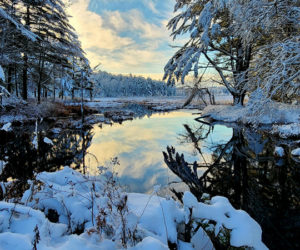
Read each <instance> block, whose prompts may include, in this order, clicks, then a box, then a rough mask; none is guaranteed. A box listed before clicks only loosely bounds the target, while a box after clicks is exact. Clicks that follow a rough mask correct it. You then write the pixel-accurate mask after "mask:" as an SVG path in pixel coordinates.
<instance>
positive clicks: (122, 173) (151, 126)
mask: <svg viewBox="0 0 300 250" xmlns="http://www.w3.org/2000/svg"><path fill="white" fill-rule="evenodd" d="M195 112H197V111H196V110H189V111H186V110H185V111H174V112H170V113H163V114H162V113H160V114H154V115H152V116H151V117H144V118H142V119H136V120H134V121H126V122H124V123H123V124H114V125H113V126H110V125H105V126H103V127H102V128H100V127H99V126H97V125H96V126H94V129H93V134H94V136H93V139H92V141H91V146H90V147H89V148H88V152H89V153H90V154H92V155H93V156H91V155H89V154H88V155H87V156H86V158H87V160H86V164H87V167H88V172H89V173H91V174H95V173H97V166H98V165H99V164H100V165H101V166H108V165H110V164H109V162H110V161H111V159H112V158H114V157H118V160H119V163H120V165H119V166H116V167H115V168H114V170H115V171H116V172H118V175H119V177H120V182H121V183H122V184H123V185H127V186H128V189H129V191H131V192H143V193H147V192H151V191H152V189H153V186H155V185H162V186H166V185H168V183H169V182H172V181H176V180H179V179H178V178H176V176H175V175H174V174H173V173H172V172H171V171H170V170H169V169H168V167H167V166H166V164H165V163H164V159H163V155H162V151H166V147H167V146H168V145H173V146H175V147H176V149H178V150H179V151H180V152H181V153H184V154H185V155H186V158H187V159H188V160H189V161H197V160H199V159H200V158H199V155H198V154H197V152H196V151H195V149H194V146H193V145H192V144H190V143H186V141H185V140H184V134H185V133H186V131H185V128H184V126H183V125H184V124H189V126H192V127H193V126H196V125H197V124H198V122H196V121H195V120H194V119H195V118H196V117H198V116H199V115H193V113H195ZM231 136H232V129H230V128H226V127H225V126H216V127H215V130H214V133H212V134H211V135H210V136H209V137H208V138H207V140H205V141H203V142H202V146H203V147H204V148H205V150H204V153H205V154H206V157H207V158H210V154H209V152H210V147H211V144H212V143H215V142H216V141H217V142H220V143H222V142H225V141H227V140H228V139H229V138H230V137H231ZM94 156H96V157H97V159H98V162H97V161H96V160H95V157H94Z"/></svg>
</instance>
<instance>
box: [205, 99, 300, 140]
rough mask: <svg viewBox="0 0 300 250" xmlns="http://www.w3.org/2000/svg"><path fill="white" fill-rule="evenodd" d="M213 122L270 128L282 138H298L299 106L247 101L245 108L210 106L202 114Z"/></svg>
mask: <svg viewBox="0 0 300 250" xmlns="http://www.w3.org/2000/svg"><path fill="white" fill-rule="evenodd" d="M202 115H203V116H206V117H208V118H210V119H212V120H215V121H222V122H228V123H243V124H251V125H255V126H260V125H269V126H272V128H271V133H272V134H276V135H278V136H280V137H282V138H289V137H299V136H300V106H299V105H289V104H283V103H277V102H266V103H265V104H264V105H259V104H256V103H255V102H251V100H250V101H249V103H248V104H247V105H245V106H231V105H214V106H213V105H211V106H208V107H206V108H205V109H204V110H203V112H202Z"/></svg>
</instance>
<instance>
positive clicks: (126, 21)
mask: <svg viewBox="0 0 300 250" xmlns="http://www.w3.org/2000/svg"><path fill="white" fill-rule="evenodd" d="M71 2H72V4H71V5H70V7H69V10H68V12H69V14H70V15H71V16H72V17H71V18H70V22H71V24H72V25H73V26H74V28H75V29H76V31H77V33H78V35H79V40H80V41H81V43H82V47H83V49H84V50H85V51H86V54H87V57H88V59H89V60H90V62H91V64H92V66H95V65H98V64H99V63H101V69H102V70H106V71H108V72H112V73H122V74H126V73H132V74H137V75H144V76H151V77H154V78H161V76H162V74H163V68H164V66H165V64H166V63H167V61H168V59H169V58H170V57H171V56H172V54H173V52H174V51H173V49H171V48H170V47H169V46H168V44H169V43H170V42H171V39H170V37H169V31H168V30H167V28H166V23H167V22H168V19H169V18H170V17H171V15H172V9H173V4H174V1H173V0H166V1H158V0H126V1H125V0H110V1H107V0H73V1H71Z"/></svg>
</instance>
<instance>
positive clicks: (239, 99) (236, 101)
mask: <svg viewBox="0 0 300 250" xmlns="http://www.w3.org/2000/svg"><path fill="white" fill-rule="evenodd" d="M244 100H245V93H241V94H233V105H234V106H237V105H240V106H243V105H244Z"/></svg>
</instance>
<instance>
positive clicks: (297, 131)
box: [272, 123, 300, 138]
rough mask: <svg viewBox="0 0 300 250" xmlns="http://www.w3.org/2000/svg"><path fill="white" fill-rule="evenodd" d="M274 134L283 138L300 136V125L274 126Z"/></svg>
mask: <svg viewBox="0 0 300 250" xmlns="http://www.w3.org/2000/svg"><path fill="white" fill-rule="evenodd" d="M272 134H276V135H279V136H280V137H281V138H289V137H298V136H300V123H291V124H286V125H273V127H272Z"/></svg>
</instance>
